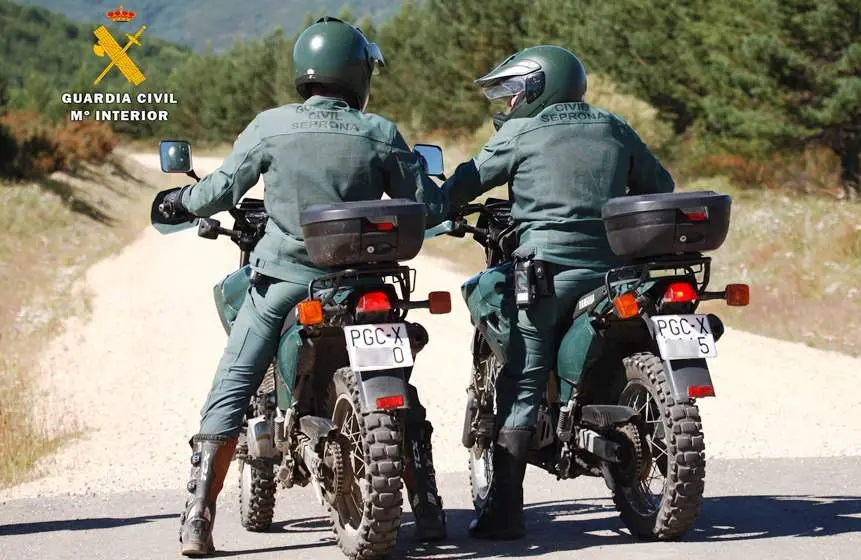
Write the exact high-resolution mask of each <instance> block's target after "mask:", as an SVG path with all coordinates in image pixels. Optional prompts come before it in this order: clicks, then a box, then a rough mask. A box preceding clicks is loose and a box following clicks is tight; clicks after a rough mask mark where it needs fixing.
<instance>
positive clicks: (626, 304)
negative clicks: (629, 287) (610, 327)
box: [613, 292, 640, 319]
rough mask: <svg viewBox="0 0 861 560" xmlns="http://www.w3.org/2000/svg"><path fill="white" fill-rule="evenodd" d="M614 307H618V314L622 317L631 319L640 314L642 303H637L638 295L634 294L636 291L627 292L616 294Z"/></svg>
mask: <svg viewBox="0 0 861 560" xmlns="http://www.w3.org/2000/svg"><path fill="white" fill-rule="evenodd" d="M613 307H615V308H616V315H618V316H619V318H620V319H630V318H631V317H636V316H637V315H639V314H640V304H639V303H637V296H636V295H634V292H625V293H624V294H622V295H619V296H616V299H614V300H613Z"/></svg>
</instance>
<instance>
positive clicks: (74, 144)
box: [54, 121, 117, 170]
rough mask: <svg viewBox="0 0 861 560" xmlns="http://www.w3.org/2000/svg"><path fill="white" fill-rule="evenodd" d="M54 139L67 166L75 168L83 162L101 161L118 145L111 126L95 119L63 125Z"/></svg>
mask: <svg viewBox="0 0 861 560" xmlns="http://www.w3.org/2000/svg"><path fill="white" fill-rule="evenodd" d="M54 141H55V142H56V145H57V151H58V153H59V155H60V157H61V158H62V159H63V160H64V161H65V163H66V168H67V169H72V170H74V169H75V168H76V167H78V166H79V165H80V164H81V163H83V162H94V163H101V162H103V161H105V158H107V157H108V156H109V155H110V154H111V153H112V152H113V151H114V148H116V147H117V138H116V136H115V135H114V132H113V131H112V130H111V128H110V127H109V126H107V125H105V124H104V123H99V122H95V121H75V122H69V123H68V124H66V125H64V126H61V127H60V128H59V129H58V130H57V131H56V133H55V136H54Z"/></svg>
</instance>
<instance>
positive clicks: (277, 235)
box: [182, 96, 447, 280]
mask: <svg viewBox="0 0 861 560" xmlns="http://www.w3.org/2000/svg"><path fill="white" fill-rule="evenodd" d="M261 175H262V176H263V183H264V196H263V200H264V205H265V207H266V211H267V213H268V214H269V221H268V222H267V225H266V235H264V237H263V239H261V240H260V243H258V245H257V247H256V248H255V249H254V252H253V253H252V255H251V265H252V266H253V267H254V268H256V269H258V270H259V271H260V272H262V273H264V274H266V275H268V276H272V277H274V278H279V279H282V280H289V279H290V278H291V277H295V276H296V273H297V272H306V273H307V270H303V268H304V267H313V263H312V262H311V260H310V259H309V257H308V253H307V251H306V249H305V242H304V241H303V237H302V228H301V226H300V222H299V215H300V213H301V211H302V210H303V209H305V208H306V207H308V206H310V205H312V204H325V203H333V202H350V201H360V200H376V199H380V198H382V196H383V194H387V195H389V196H390V197H391V198H407V199H410V200H416V201H419V202H424V203H425V204H426V205H427V208H428V227H430V226H433V225H436V224H438V223H439V222H440V221H442V220H443V219H444V218H445V216H446V214H447V206H446V204H445V197H444V196H443V194H442V191H441V190H440V189H439V187H437V186H436V184H434V183H433V181H431V180H430V179H429V178H428V177H426V176H425V174H424V171H423V168H422V165H421V162H420V159H419V156H418V155H417V154H415V153H414V152H412V151H411V150H410V149H409V147H408V146H407V143H406V142H405V141H404V138H403V137H402V136H401V134H400V132H398V129H397V127H396V126H395V125H394V123H392V122H390V121H388V120H386V119H384V118H382V117H380V116H378V115H374V114H371V113H363V112H360V111H356V110H354V109H352V108H350V107H349V106H348V105H347V104H346V103H344V102H343V101H341V100H337V99H332V98H327V97H320V96H315V97H311V98H310V99H308V100H307V101H306V102H305V103H303V104H290V105H284V106H282V107H278V108H276V109H271V110H268V111H264V112H262V113H260V114H259V115H257V117H256V118H255V119H254V120H253V121H252V122H251V124H249V125H248V127H247V128H246V129H245V130H244V131H243V132H242V134H240V135H239V137H238V138H237V140H236V143H235V144H234V145H233V152H232V153H231V154H230V156H228V157H227V159H226V160H225V161H224V163H223V164H222V165H221V167H220V168H218V169H217V170H216V171H214V172H213V173H211V174H210V175H208V176H206V177H204V178H203V179H202V180H201V181H200V182H199V183H197V184H196V185H193V186H192V187H191V188H188V189H185V192H184V193H183V195H182V204H183V206H185V208H186V209H187V210H188V211H189V212H191V213H193V214H196V215H198V216H203V217H208V216H211V215H213V214H216V213H218V212H221V211H224V210H227V209H229V208H231V207H232V206H235V205H236V204H237V203H238V202H239V199H240V198H242V196H243V195H244V194H245V193H246V192H247V191H248V190H249V189H250V188H251V187H253V186H254V185H255V184H257V181H258V180H259V179H260V176H261ZM303 265H304V266H303Z"/></svg>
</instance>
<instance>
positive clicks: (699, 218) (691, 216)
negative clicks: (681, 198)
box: [682, 207, 709, 222]
mask: <svg viewBox="0 0 861 560" xmlns="http://www.w3.org/2000/svg"><path fill="white" fill-rule="evenodd" d="M682 214H684V215H685V218H687V219H688V220H689V221H691V222H705V221H706V220H708V219H709V209H708V208H706V207H702V208H683V209H682Z"/></svg>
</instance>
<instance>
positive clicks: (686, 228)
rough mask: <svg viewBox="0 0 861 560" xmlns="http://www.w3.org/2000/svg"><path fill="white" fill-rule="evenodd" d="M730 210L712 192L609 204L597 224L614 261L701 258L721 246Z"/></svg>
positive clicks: (722, 197)
mask: <svg viewBox="0 0 861 560" xmlns="http://www.w3.org/2000/svg"><path fill="white" fill-rule="evenodd" d="M731 204H732V199H731V198H730V197H729V196H727V195H723V194H719V193H716V192H714V191H697V192H683V193H665V194H647V195H639V196H624V197H619V198H613V199H610V200H609V201H608V202H607V203H606V204H605V205H604V208H603V209H602V211H601V218H602V219H603V221H604V227H605V228H606V230H607V239H608V240H609V242H610V248H611V249H612V250H613V252H614V253H616V254H617V255H618V256H620V257H627V258H634V259H637V258H648V257H657V256H662V255H675V254H681V253H702V252H706V251H714V250H716V249H718V248H719V247H720V246H721V245H723V242H724V241H725V240H726V236H727V233H728V232H729V218H730V207H731Z"/></svg>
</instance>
